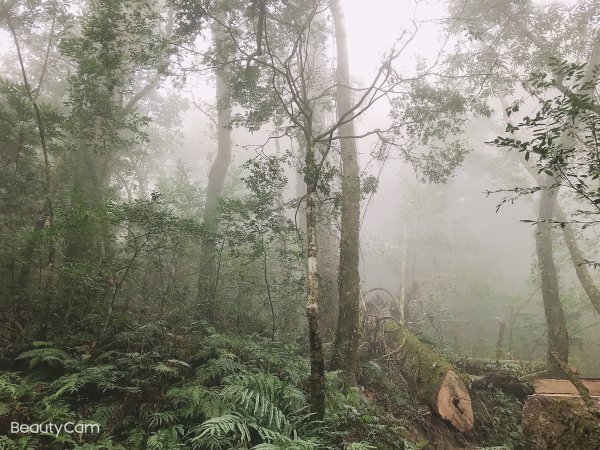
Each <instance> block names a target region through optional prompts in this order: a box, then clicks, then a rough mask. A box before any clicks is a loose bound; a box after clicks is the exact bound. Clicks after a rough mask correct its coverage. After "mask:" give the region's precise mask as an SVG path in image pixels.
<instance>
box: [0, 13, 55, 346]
mask: <svg viewBox="0 0 600 450" xmlns="http://www.w3.org/2000/svg"><path fill="white" fill-rule="evenodd" d="M2 9H3V12H4V16H5V19H6V21H7V24H8V28H9V30H10V33H11V35H12V38H13V41H14V44H15V48H16V50H17V56H18V60H19V67H20V69H21V76H22V79H23V85H24V86H25V91H26V93H27V97H28V99H29V101H30V102H31V105H32V106H33V111H34V117H35V122H36V126H37V131H38V136H39V140H40V145H41V148H42V155H43V158H44V175H45V182H46V184H45V192H44V197H45V207H44V216H45V219H44V222H43V223H44V224H45V222H46V219H47V222H48V227H50V228H53V227H54V205H53V201H52V200H53V195H54V185H53V180H52V171H51V167H50V153H49V149H48V140H47V137H46V128H45V126H44V120H43V118H42V112H41V110H40V107H39V105H38V103H37V95H38V94H37V93H39V92H40V89H41V87H42V80H43V77H44V72H42V76H41V78H40V83H39V86H38V88H37V93H36V94H35V95H34V94H33V91H32V89H31V85H30V84H29V80H28V78H27V71H26V69H25V62H24V60H23V54H22V52H21V46H20V45H19V39H18V37H17V32H16V30H15V28H14V26H13V23H12V20H11V15H10V12H9V11H8V9H7V8H6V5H5V4H4V2H2ZM55 19H56V9H55V10H54V18H53V20H52V30H54V23H55V22H54V20H55ZM51 42H52V32H51V33H50V41H49V42H48V48H50V45H51ZM46 63H47V57H46V62H45V63H44V69H43V70H45V68H46ZM55 254H56V245H55V242H54V238H53V237H52V235H51V237H50V240H49V243H48V259H47V261H48V264H47V270H46V282H45V284H44V290H43V298H44V312H43V320H42V327H41V329H40V331H39V337H40V339H46V335H47V331H48V321H49V318H50V312H51V310H52V299H53V293H52V289H53V286H54V274H55V270H54V258H55Z"/></svg>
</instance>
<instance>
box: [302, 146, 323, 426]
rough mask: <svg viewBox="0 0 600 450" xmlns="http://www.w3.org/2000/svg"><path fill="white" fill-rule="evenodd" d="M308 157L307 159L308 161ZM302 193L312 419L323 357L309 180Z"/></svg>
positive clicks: (318, 406)
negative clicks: (305, 190)
mask: <svg viewBox="0 0 600 450" xmlns="http://www.w3.org/2000/svg"><path fill="white" fill-rule="evenodd" d="M307 155H308V156H307V166H308V167H309V168H314V163H313V161H312V150H310V149H309V150H307ZM309 160H310V161H309ZM308 185H309V187H308V191H307V194H306V228H307V233H306V235H307V236H306V240H307V243H306V244H307V259H306V266H307V270H306V272H307V273H306V278H307V302H306V317H307V318H308V335H309V342H310V409H311V412H312V413H314V414H315V418H316V419H322V418H323V417H324V416H325V357H324V355H323V340H322V337H321V326H320V323H319V306H318V303H319V259H318V244H317V215H316V202H315V197H316V193H315V191H314V187H313V186H311V185H312V183H309V184H308Z"/></svg>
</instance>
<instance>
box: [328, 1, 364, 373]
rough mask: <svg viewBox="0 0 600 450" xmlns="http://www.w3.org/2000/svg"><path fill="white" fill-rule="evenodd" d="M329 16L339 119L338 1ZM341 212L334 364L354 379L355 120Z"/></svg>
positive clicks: (345, 99) (346, 84)
mask: <svg viewBox="0 0 600 450" xmlns="http://www.w3.org/2000/svg"><path fill="white" fill-rule="evenodd" d="M330 8H331V13H332V15H333V21H334V26H335V40H336V47H337V71H336V81H337V86H336V102H337V117H338V120H339V119H340V118H341V117H343V116H344V114H347V113H348V111H350V109H351V107H352V96H351V90H350V70H349V66H348V44H347V41H346V30H345V27H344V15H343V11H342V8H341V4H340V0H332V1H331V3H330ZM339 133H340V135H342V136H346V137H342V138H341V139H340V148H341V153H342V212H341V237H340V272H339V281H338V283H339V285H338V287H339V313H338V329H337V336H336V345H335V356H334V361H333V365H334V367H336V368H339V369H344V370H347V371H348V372H349V373H350V374H351V375H352V378H354V376H355V372H356V364H357V353H358V327H359V302H360V274H359V270H358V264H359V232H360V176H359V167H358V151H357V147H356V139H355V138H354V137H353V136H355V134H356V133H355V130H354V121H349V122H348V123H346V124H344V125H342V126H341V127H340V129H339Z"/></svg>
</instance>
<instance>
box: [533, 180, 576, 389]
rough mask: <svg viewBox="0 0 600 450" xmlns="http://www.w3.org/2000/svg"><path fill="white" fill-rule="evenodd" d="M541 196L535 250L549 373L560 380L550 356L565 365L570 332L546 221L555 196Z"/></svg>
mask: <svg viewBox="0 0 600 450" xmlns="http://www.w3.org/2000/svg"><path fill="white" fill-rule="evenodd" d="M545 183H546V185H547V186H549V185H551V184H552V178H551V177H550V176H547V177H546V179H545ZM541 194H542V197H541V198H540V207H539V215H538V223H537V225H536V232H535V247H536V251H537V256H538V262H539V265H540V279H541V285H542V298H543V302H544V313H545V316H546V326H547V328H548V374H549V375H550V376H556V377H560V376H561V375H562V371H561V370H560V367H559V366H558V365H557V364H556V360H555V359H554V358H553V357H552V356H551V353H552V352H556V353H557V354H558V355H559V356H560V358H561V359H562V360H563V361H565V362H566V361H568V360H569V333H568V331H567V324H566V320H565V314H564V311H563V306H562V303H561V302H560V295H559V290H558V276H557V273H556V266H555V264H554V252H553V244H552V223H550V222H548V221H551V220H552V213H553V210H554V205H555V204H556V195H557V194H558V193H557V192H553V191H552V190H544V191H542V193H541Z"/></svg>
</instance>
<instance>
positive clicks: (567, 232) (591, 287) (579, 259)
mask: <svg viewBox="0 0 600 450" xmlns="http://www.w3.org/2000/svg"><path fill="white" fill-rule="evenodd" d="M556 217H557V219H558V220H559V221H561V222H564V226H562V233H563V237H564V238H565V243H566V244H567V248H568V249H569V255H570V256H571V261H572V262H573V267H574V268H575V273H576V274H577V278H579V281H580V282H581V285H582V286H583V289H584V291H585V293H586V294H587V295H588V297H589V299H590V301H591V302H592V305H593V306H594V309H595V310H596V312H597V313H598V314H600V289H598V286H596V284H595V283H594V280H593V279H592V276H591V275H590V271H589V270H588V266H587V264H586V263H585V258H584V257H583V253H582V252H581V249H580V248H579V244H578V243H577V237H576V236H575V231H574V230H573V227H572V226H571V225H570V224H569V223H566V220H567V218H566V217H565V214H564V212H563V211H562V208H561V207H560V206H557V207H556Z"/></svg>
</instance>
